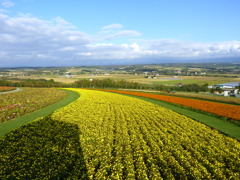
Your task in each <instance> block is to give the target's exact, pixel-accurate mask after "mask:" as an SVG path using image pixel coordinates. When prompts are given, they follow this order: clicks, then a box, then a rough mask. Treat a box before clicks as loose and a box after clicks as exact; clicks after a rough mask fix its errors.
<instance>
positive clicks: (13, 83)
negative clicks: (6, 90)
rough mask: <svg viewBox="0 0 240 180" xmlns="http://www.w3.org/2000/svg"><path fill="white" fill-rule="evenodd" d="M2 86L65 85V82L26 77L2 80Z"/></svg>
mask: <svg viewBox="0 0 240 180" xmlns="http://www.w3.org/2000/svg"><path fill="white" fill-rule="evenodd" d="M0 86H13V87H63V86H64V84H62V83H57V82H55V81H54V80H53V79H50V80H46V79H24V80H18V79H16V80H12V81H8V80H0Z"/></svg>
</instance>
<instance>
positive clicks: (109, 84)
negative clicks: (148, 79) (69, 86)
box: [73, 78, 140, 89]
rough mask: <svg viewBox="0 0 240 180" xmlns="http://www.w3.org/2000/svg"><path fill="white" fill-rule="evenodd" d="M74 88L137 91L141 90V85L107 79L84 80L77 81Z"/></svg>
mask: <svg viewBox="0 0 240 180" xmlns="http://www.w3.org/2000/svg"><path fill="white" fill-rule="evenodd" d="M73 86H74V87H81V88H125V89H137V88H140V84H139V83H137V82H128V81H125V80H113V79H110V78H107V79H103V80H100V79H93V80H91V81H90V80H89V79H83V80H79V81H76V82H75V83H74V85H73Z"/></svg>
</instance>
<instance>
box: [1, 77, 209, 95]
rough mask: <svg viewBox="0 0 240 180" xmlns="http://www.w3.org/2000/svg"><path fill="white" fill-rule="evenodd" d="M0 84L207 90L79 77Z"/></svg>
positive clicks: (200, 87) (203, 87)
mask: <svg viewBox="0 0 240 180" xmlns="http://www.w3.org/2000/svg"><path fill="white" fill-rule="evenodd" d="M0 86H13V87H75V88H103V89H104V88H117V89H146V90H147V89H151V90H159V91H185V92H207V91H209V89H208V84H204V85H198V84H186V85H181V86H178V85H176V86H166V85H145V84H141V83H138V82H133V81H132V82H130V81H126V80H113V79H110V78H107V79H90V80H89V79H81V80H78V81H75V82H74V83H70V84H66V83H60V82H55V81H54V80H53V79H51V80H46V79H38V80H34V79H25V80H16V81H9V80H0Z"/></svg>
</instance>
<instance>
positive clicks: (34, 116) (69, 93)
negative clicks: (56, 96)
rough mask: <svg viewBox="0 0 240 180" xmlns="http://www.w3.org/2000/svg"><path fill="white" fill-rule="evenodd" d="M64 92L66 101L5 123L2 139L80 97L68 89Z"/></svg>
mask: <svg viewBox="0 0 240 180" xmlns="http://www.w3.org/2000/svg"><path fill="white" fill-rule="evenodd" d="M62 90H63V91H65V92H66V93H67V96H66V97H65V98H64V99H62V100H60V101H58V102H57V103H55V104H52V105H49V106H47V107H44V108H42V109H40V110H38V111H35V112H32V113H29V114H26V115H24V116H21V117H18V118H16V119H13V120H11V121H8V122H5V123H3V124H0V137H2V136H4V135H5V134H7V133H8V132H10V131H11V130H13V129H16V128H18V127H20V126H21V125H24V124H27V123H28V122H30V121H33V120H35V119H37V118H39V117H45V116H47V115H49V114H50V113H52V112H53V111H55V110H57V109H59V108H61V107H64V106H66V105H68V104H69V103H71V102H73V101H75V100H76V99H78V98H79V96H80V95H79V94H78V93H77V92H74V91H70V90H66V89H62Z"/></svg>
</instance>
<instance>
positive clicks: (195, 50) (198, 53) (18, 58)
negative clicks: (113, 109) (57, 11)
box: [0, 1, 240, 67]
mask: <svg viewBox="0 0 240 180" xmlns="http://www.w3.org/2000/svg"><path fill="white" fill-rule="evenodd" d="M3 2H4V4H5V7H7V6H13V5H14V4H11V3H9V4H8V2H10V1H2V2H1V3H2V4H3ZM141 37H142V34H141V33H140V32H138V31H135V30H128V29H125V28H124V26H123V25H122V24H110V25H106V26H103V27H102V28H101V29H99V32H98V33H97V34H88V33H87V32H82V31H80V30H79V29H78V28H77V27H75V26H74V25H72V24H71V23H69V22H67V21H66V20H64V19H63V18H61V17H57V18H55V19H51V20H43V19H39V18H36V17H32V16H29V15H21V16H18V17H10V16H8V15H6V14H0V67H13V66H14V67H16V66H65V65H96V64H97V65H101V64H104V65H105V64H125V63H126V64H130V63H131V64H134V63H164V62H168V60H169V59H171V60H172V61H174V62H179V61H184V60H185V61H192V62H194V61H195V60H206V59H214V60H217V59H218V58H226V59H231V58H239V57H240V41H226V42H204V43H202V42H191V41H181V40H176V39H157V40H146V39H141ZM133 38H134V39H133ZM117 39H121V40H122V41H123V40H124V42H125V43H114V42H115V40H117ZM239 61H240V60H239Z"/></svg>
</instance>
